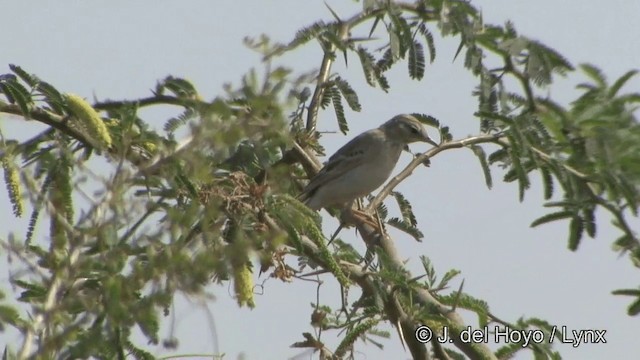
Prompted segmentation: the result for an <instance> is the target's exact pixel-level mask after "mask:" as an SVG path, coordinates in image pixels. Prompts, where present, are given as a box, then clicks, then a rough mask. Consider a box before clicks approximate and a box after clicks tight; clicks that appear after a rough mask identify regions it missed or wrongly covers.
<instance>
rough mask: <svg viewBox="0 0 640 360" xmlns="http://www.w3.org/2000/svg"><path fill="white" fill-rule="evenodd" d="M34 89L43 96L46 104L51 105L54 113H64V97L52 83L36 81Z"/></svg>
mask: <svg viewBox="0 0 640 360" xmlns="http://www.w3.org/2000/svg"><path fill="white" fill-rule="evenodd" d="M36 90H37V91H38V92H40V93H41V94H42V95H43V96H44V97H45V99H46V101H47V104H49V106H51V109H52V110H53V111H54V112H55V113H56V114H64V103H65V102H64V98H63V97H62V94H60V92H59V91H58V90H57V89H56V88H55V87H53V85H51V84H49V83H47V82H44V81H41V82H39V83H38V86H37V87H36Z"/></svg>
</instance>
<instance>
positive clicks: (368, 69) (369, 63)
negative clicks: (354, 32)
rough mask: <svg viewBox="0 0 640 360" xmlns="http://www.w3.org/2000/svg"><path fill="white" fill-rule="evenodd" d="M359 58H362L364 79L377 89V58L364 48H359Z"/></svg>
mask: <svg viewBox="0 0 640 360" xmlns="http://www.w3.org/2000/svg"><path fill="white" fill-rule="evenodd" d="M358 57H359V58H360V63H361V64H362V70H363V71H364V77H365V79H366V80H367V84H369V85H370V86H374V87H375V86H376V84H375V80H376V76H375V71H376V69H375V68H374V62H375V58H374V57H373V55H371V54H369V52H368V51H367V50H366V49H365V48H363V47H362V46H359V47H358Z"/></svg>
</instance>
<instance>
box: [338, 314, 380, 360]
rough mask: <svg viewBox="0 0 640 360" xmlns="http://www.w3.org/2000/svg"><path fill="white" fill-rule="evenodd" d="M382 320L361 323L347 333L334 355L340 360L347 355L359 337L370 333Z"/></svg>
mask: <svg viewBox="0 0 640 360" xmlns="http://www.w3.org/2000/svg"><path fill="white" fill-rule="evenodd" d="M379 321H380V320H378V319H369V320H366V321H363V322H361V323H360V324H358V326H356V327H354V328H353V329H352V330H351V331H349V332H347V335H345V337H344V339H342V341H341V342H340V345H338V347H337V348H336V351H335V353H334V355H335V357H336V358H338V359H340V358H342V357H343V356H344V355H346V353H347V349H349V348H351V347H352V346H353V344H354V343H355V342H356V340H357V339H358V337H360V336H361V335H363V334H364V333H365V332H367V331H369V330H370V329H371V328H372V327H374V326H375V325H376V324H378V322H379Z"/></svg>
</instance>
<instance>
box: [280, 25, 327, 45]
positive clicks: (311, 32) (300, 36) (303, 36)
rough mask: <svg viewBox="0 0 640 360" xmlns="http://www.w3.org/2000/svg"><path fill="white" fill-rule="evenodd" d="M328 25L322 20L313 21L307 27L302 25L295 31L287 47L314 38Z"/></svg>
mask: <svg viewBox="0 0 640 360" xmlns="http://www.w3.org/2000/svg"><path fill="white" fill-rule="evenodd" d="M327 28H329V25H328V24H326V23H325V22H324V21H318V22H315V23H313V24H311V25H309V26H307V27H304V28H302V29H300V30H298V31H297V32H296V35H295V36H294V38H293V40H291V42H289V45H287V48H288V49H289V50H292V49H294V48H296V47H298V46H300V45H302V44H305V43H307V42H309V41H310V40H311V39H315V38H316V37H318V35H320V34H322V33H323V32H324V31H325V30H326V29H327Z"/></svg>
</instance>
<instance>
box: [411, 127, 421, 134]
mask: <svg viewBox="0 0 640 360" xmlns="http://www.w3.org/2000/svg"><path fill="white" fill-rule="evenodd" d="M411 133H412V134H414V135H419V134H420V130H418V128H416V127H413V126H412V127H411Z"/></svg>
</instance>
